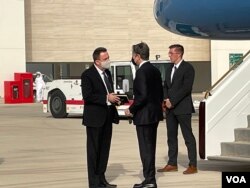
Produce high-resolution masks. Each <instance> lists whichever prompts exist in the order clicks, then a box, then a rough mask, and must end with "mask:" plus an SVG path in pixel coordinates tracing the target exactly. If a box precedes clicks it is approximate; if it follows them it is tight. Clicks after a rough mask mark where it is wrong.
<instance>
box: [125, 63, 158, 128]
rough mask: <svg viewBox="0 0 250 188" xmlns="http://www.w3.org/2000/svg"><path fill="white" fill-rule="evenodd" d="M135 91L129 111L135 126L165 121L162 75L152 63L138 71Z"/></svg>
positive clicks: (145, 64)
mask: <svg viewBox="0 0 250 188" xmlns="http://www.w3.org/2000/svg"><path fill="white" fill-rule="evenodd" d="M133 91H134V102H133V104H132V105H131V106H130V107H129V110H130V112H131V113H132V114H133V121H134V124H135V125H146V124H152V123H156V122H159V121H160V120H162V119H163V112H162V107H161V104H162V101H163V87H162V79H161V73H160V71H159V70H158V69H157V68H155V67H154V66H153V65H152V64H151V63H150V62H146V63H144V64H143V65H142V66H141V67H140V68H139V69H138V70H137V71H136V77H135V80H134V89H133Z"/></svg>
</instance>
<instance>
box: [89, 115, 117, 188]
mask: <svg viewBox="0 0 250 188" xmlns="http://www.w3.org/2000/svg"><path fill="white" fill-rule="evenodd" d="M109 116H110V115H109ZM86 130H87V161H88V180H89V187H90V188H96V187H97V186H98V184H99V183H100V181H102V180H103V179H105V172H106V169H107V164H108V159H109V151H110V145H111V138H112V121H111V118H110V117H108V118H107V120H106V122H105V123H104V125H103V126H102V127H87V128H86Z"/></svg>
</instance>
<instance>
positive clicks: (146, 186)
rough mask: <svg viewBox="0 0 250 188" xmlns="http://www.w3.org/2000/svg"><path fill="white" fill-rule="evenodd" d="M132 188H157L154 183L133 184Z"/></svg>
mask: <svg viewBox="0 0 250 188" xmlns="http://www.w3.org/2000/svg"><path fill="white" fill-rule="evenodd" d="M133 188H157V185H156V184H155V183H143V182H142V183H139V184H134V186H133Z"/></svg>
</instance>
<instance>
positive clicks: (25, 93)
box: [14, 72, 34, 103]
mask: <svg viewBox="0 0 250 188" xmlns="http://www.w3.org/2000/svg"><path fill="white" fill-rule="evenodd" d="M14 78H15V81H19V82H20V100H21V102H22V103H33V101H34V99H33V75H32V73H29V72H25V73H14Z"/></svg>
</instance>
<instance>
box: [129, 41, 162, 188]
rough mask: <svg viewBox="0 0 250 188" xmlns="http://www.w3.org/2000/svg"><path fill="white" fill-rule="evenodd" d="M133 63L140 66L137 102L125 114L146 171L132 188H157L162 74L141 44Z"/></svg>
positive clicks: (136, 48)
mask: <svg viewBox="0 0 250 188" xmlns="http://www.w3.org/2000/svg"><path fill="white" fill-rule="evenodd" d="M132 55H133V57H132V60H131V61H132V63H133V64H136V65H138V66H139V69H138V70H137V71H136V76H135V80H134V89H133V93H134V102H133V104H132V105H131V106H130V107H129V108H128V109H127V110H126V111H125V114H126V115H127V116H132V117H133V122H134V124H135V125H136V126H135V127H136V133H137V139H138V144H139V151H140V157H141V162H142V167H143V176H144V181H142V182H141V183H138V184H134V186H133V188H157V184H156V179H155V151H156V138H157V127H158V124H159V121H160V120H163V112H162V102H163V86H162V79H161V73H160V71H159V70H158V69H157V68H156V67H154V66H153V65H152V64H151V63H150V62H149V61H148V60H149V47H148V45H147V44H146V43H144V42H141V43H139V44H136V45H133V47H132Z"/></svg>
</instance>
